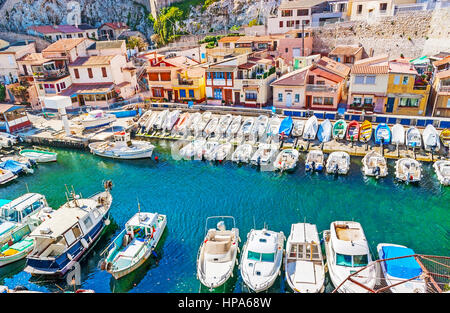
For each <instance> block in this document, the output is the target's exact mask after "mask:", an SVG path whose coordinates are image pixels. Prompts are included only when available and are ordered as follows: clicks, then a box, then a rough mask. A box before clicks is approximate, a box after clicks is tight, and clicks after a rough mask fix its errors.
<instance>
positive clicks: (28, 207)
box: [0, 193, 48, 223]
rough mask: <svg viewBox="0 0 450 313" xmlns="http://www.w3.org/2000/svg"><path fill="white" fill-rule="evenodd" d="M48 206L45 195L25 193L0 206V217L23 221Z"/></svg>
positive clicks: (9, 220)
mask: <svg viewBox="0 0 450 313" xmlns="http://www.w3.org/2000/svg"><path fill="white" fill-rule="evenodd" d="M46 207H48V204H47V200H46V199H45V196H43V195H41V194H38V193H26V194H24V195H22V196H20V197H19V198H17V199H14V200H12V201H10V202H8V203H6V204H4V205H3V206H2V207H0V219H1V220H4V221H8V222H12V223H24V222H25V221H26V220H28V219H31V218H32V216H34V215H36V214H37V213H38V212H39V211H40V210H41V209H43V208H46Z"/></svg>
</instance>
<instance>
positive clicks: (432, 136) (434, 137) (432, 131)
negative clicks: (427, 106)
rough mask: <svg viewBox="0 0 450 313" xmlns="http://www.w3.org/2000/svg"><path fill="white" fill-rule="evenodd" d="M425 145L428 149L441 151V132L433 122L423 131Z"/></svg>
mask: <svg viewBox="0 0 450 313" xmlns="http://www.w3.org/2000/svg"><path fill="white" fill-rule="evenodd" d="M423 146H424V148H425V150H427V151H439V149H441V142H440V140H439V134H438V132H437V131H436V128H434V126H433V125H431V124H428V125H427V127H425V130H424V131H423Z"/></svg>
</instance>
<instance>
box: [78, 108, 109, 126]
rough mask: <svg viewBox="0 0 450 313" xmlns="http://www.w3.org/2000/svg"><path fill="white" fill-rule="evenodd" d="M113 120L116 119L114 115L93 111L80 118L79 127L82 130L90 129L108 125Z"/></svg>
mask: <svg viewBox="0 0 450 313" xmlns="http://www.w3.org/2000/svg"><path fill="white" fill-rule="evenodd" d="M115 120H117V117H116V116H115V115H114V114H109V113H105V112H104V111H102V110H93V111H91V112H88V113H86V114H85V115H84V116H83V117H82V119H81V125H83V127H84V129H91V128H96V127H100V126H105V125H109V124H111V123H112V122H114V121H115Z"/></svg>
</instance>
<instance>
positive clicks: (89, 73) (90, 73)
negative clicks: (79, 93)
mask: <svg viewBox="0 0 450 313" xmlns="http://www.w3.org/2000/svg"><path fill="white" fill-rule="evenodd" d="M87 71H88V76H89V78H92V77H94V75H93V74H92V69H91V68H88V69H87Z"/></svg>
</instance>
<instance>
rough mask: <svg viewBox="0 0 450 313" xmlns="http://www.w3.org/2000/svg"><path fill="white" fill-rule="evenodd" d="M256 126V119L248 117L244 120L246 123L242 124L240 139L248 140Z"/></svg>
mask: <svg viewBox="0 0 450 313" xmlns="http://www.w3.org/2000/svg"><path fill="white" fill-rule="evenodd" d="M254 124H255V118H254V117H247V118H246V119H245V120H244V123H242V126H241V129H239V132H238V135H237V136H238V137H239V138H242V139H243V140H246V139H247V138H249V137H250V135H251V133H252V129H253V125H254Z"/></svg>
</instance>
